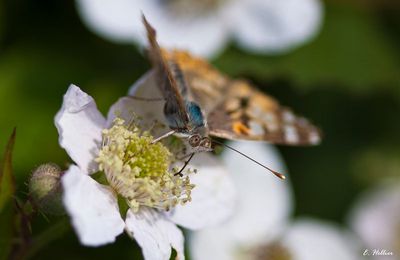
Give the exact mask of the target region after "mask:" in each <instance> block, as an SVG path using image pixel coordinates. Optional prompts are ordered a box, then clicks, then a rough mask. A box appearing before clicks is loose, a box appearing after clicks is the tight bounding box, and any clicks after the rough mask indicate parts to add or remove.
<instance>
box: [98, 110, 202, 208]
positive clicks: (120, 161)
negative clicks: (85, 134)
mask: <svg viewBox="0 0 400 260" xmlns="http://www.w3.org/2000/svg"><path fill="white" fill-rule="evenodd" d="M152 141H153V137H152V136H151V135H150V134H149V132H147V131H145V132H141V131H140V129H139V128H138V127H137V126H136V125H135V122H134V121H130V122H129V124H128V125H126V124H125V122H124V120H122V119H120V118H116V119H115V120H114V122H113V125H112V127H111V128H110V129H104V130H103V142H102V148H101V150H100V152H99V155H98V157H97V159H96V161H97V162H98V163H99V169H100V170H101V171H104V173H105V176H106V178H107V181H108V183H109V184H110V186H111V187H112V188H113V189H114V190H115V191H116V192H117V193H118V194H119V195H121V196H122V197H123V198H125V200H126V201H127V204H128V206H129V207H130V208H131V209H132V210H133V211H135V212H136V211H138V210H139V208H140V206H147V207H152V208H156V209H160V210H169V209H170V208H172V207H174V206H176V205H177V204H185V203H186V202H188V201H190V200H191V197H190V196H191V190H192V189H193V187H194V185H193V184H191V183H190V179H189V176H187V174H186V175H185V176H183V177H179V176H174V174H173V173H172V172H171V171H170V170H169V168H170V165H171V163H172V155H171V153H170V151H169V150H168V149H167V148H166V147H165V146H164V145H163V144H162V143H160V142H157V143H154V144H152V143H151V142H152Z"/></svg>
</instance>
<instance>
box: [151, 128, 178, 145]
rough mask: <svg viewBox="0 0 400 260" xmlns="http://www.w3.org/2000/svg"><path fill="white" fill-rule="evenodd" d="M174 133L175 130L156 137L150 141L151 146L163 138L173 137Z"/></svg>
mask: <svg viewBox="0 0 400 260" xmlns="http://www.w3.org/2000/svg"><path fill="white" fill-rule="evenodd" d="M175 132H176V131H175V130H171V131H169V132H167V133H165V134H163V135H162V136H159V137H157V138H156V139H154V140H153V141H151V144H155V143H157V142H158V141H160V140H162V139H164V138H167V137H168V136H170V135H173V134H174V133H175Z"/></svg>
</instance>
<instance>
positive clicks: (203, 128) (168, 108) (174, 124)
mask: <svg viewBox="0 0 400 260" xmlns="http://www.w3.org/2000/svg"><path fill="white" fill-rule="evenodd" d="M185 106H186V111H187V116H182V115H180V114H179V113H180V110H179V109H177V107H176V106H175V104H174V103H172V102H168V100H167V101H166V102H165V105H164V115H165V118H166V120H167V123H168V126H169V127H170V128H171V129H172V130H175V131H176V134H175V135H177V136H179V137H181V138H185V139H187V141H188V144H189V146H190V148H191V150H193V151H194V152H204V151H211V150H212V147H211V139H210V137H209V136H208V127H207V121H206V119H205V117H204V115H203V112H202V111H201V109H200V107H199V105H198V104H197V103H195V102H193V101H185ZM184 118H188V120H187V121H185V120H184Z"/></svg>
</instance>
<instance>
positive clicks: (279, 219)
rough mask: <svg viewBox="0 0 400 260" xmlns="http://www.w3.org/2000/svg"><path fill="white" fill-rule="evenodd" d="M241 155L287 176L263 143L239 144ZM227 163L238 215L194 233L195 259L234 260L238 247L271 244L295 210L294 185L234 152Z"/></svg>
mask: <svg viewBox="0 0 400 260" xmlns="http://www.w3.org/2000/svg"><path fill="white" fill-rule="evenodd" d="M231 145H232V146H234V147H235V148H237V149H238V150H239V151H241V152H243V153H245V154H247V155H248V156H250V157H252V158H254V159H255V160H257V161H259V162H260V163H263V164H265V165H267V166H268V167H270V168H272V169H274V170H276V171H279V172H282V173H284V172H285V166H284V164H283V162H282V159H280V157H279V155H278V153H277V152H276V150H275V148H274V147H273V146H270V145H267V144H263V143H259V142H235V143H233V144H231ZM222 158H223V161H224V162H225V164H226V165H227V168H228V171H229V172H230V174H231V175H232V177H233V181H234V184H235V186H236V192H237V198H238V200H237V203H236V209H235V213H234V215H233V216H232V218H231V219H229V221H228V222H227V223H225V224H223V225H220V226H218V227H215V228H206V229H204V230H201V231H197V232H193V233H191V238H190V240H189V242H190V248H191V252H192V256H193V258H194V259H221V260H224V259H226V260H229V259H233V257H234V254H235V252H237V250H238V245H241V246H243V247H245V246H250V245H252V244H254V243H257V242H259V241H270V240H272V239H274V238H276V237H277V235H278V234H280V233H281V231H282V229H284V227H285V226H286V222H287V221H288V217H289V214H290V213H291V210H292V201H291V193H290V183H289V182H288V180H285V181H282V180H280V179H278V178H277V177H275V176H274V175H272V174H269V173H268V172H267V171H266V170H265V169H263V168H262V167H260V166H259V165H257V164H255V163H253V162H251V161H249V160H248V159H246V158H244V157H241V155H239V154H237V153H234V152H232V151H230V150H225V151H224V153H223V156H222Z"/></svg>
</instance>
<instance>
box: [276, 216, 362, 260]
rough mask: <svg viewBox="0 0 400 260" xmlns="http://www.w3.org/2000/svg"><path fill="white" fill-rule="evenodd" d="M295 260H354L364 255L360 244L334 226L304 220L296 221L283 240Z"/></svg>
mask: <svg viewBox="0 0 400 260" xmlns="http://www.w3.org/2000/svg"><path fill="white" fill-rule="evenodd" d="M282 243H283V246H285V247H286V248H287V249H288V250H289V252H290V254H291V255H292V257H293V259H298V260H314V259H315V260H320V259H324V260H330V259H332V260H336V259H341V260H352V259H358V258H360V256H361V255H362V252H361V250H359V249H358V243H357V242H356V240H355V239H354V237H352V236H351V235H350V234H349V233H348V232H346V231H343V230H341V229H340V228H339V227H337V226H335V225H334V224H330V223H327V222H322V221H316V220H311V219H303V220H298V221H296V222H295V223H294V224H293V225H292V226H291V227H290V228H289V229H288V231H287V232H286V234H285V235H284V237H283V238H282Z"/></svg>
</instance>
